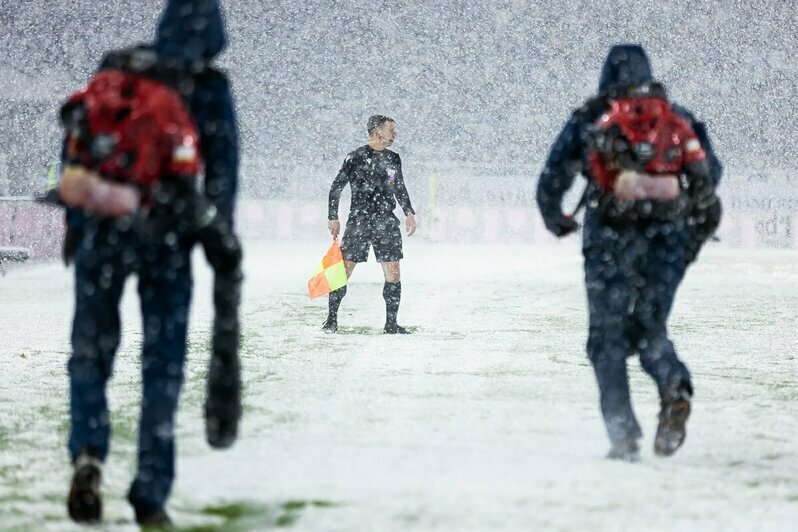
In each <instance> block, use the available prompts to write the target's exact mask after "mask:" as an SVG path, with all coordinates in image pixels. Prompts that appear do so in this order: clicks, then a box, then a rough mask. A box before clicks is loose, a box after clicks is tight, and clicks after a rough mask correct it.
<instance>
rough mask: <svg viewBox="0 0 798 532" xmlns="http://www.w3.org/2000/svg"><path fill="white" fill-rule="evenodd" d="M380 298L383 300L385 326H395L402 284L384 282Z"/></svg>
mask: <svg viewBox="0 0 798 532" xmlns="http://www.w3.org/2000/svg"><path fill="white" fill-rule="evenodd" d="M382 298H383V299H385V324H386V325H396V315H397V314H398V313H399V301H400V300H401V299H402V283H401V282H399V283H389V282H387V281H386V282H385V286H384V287H383V288H382Z"/></svg>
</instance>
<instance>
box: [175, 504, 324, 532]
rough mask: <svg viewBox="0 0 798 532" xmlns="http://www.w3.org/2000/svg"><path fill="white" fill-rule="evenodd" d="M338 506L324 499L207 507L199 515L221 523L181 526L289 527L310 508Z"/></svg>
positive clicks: (221, 531) (204, 531) (201, 530)
mask: <svg viewBox="0 0 798 532" xmlns="http://www.w3.org/2000/svg"><path fill="white" fill-rule="evenodd" d="M333 506H335V504H334V503H332V502H329V501H322V500H310V501H302V500H292V501H286V502H284V503H282V504H280V505H277V506H271V505H260V504H254V503H244V502H236V503H229V504H222V505H219V506H206V507H205V508H202V509H201V510H200V511H199V513H200V515H204V516H207V517H212V518H214V519H215V520H216V521H217V523H214V524H207V525H197V526H189V527H180V528H179V530H181V531H184V532H233V531H245V530H265V529H269V528H287V527H290V526H292V525H294V524H295V523H296V522H297V520H298V519H299V518H300V517H301V515H302V512H303V511H304V510H306V509H308V508H331V507H333Z"/></svg>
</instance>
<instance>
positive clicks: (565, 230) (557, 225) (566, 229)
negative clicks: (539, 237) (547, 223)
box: [549, 215, 579, 238]
mask: <svg viewBox="0 0 798 532" xmlns="http://www.w3.org/2000/svg"><path fill="white" fill-rule="evenodd" d="M577 229H579V224H578V223H577V221H576V220H574V217H573V216H570V215H563V216H561V217H560V219H559V220H557V221H556V222H554V223H553V224H552V226H551V227H550V228H549V230H550V231H551V232H552V233H554V235H555V236H556V237H558V238H562V237H564V236H568V235H570V234H571V233H573V232H574V231H576V230H577Z"/></svg>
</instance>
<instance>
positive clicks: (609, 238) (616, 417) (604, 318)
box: [584, 227, 692, 442]
mask: <svg viewBox="0 0 798 532" xmlns="http://www.w3.org/2000/svg"><path fill="white" fill-rule="evenodd" d="M593 229H594V230H593V231H590V232H589V233H588V234H586V238H585V249H584V256H585V284H586V288H587V298H588V305H589V314H590V330H589V335H588V340H587V352H588V357H589V358H590V361H591V362H592V364H593V369H594V371H595V374H596V379H597V381H598V386H599V392H600V395H601V412H602V414H603V416H604V422H605V424H606V427H607V432H608V434H609V437H610V440H611V441H613V442H618V441H622V440H624V439H629V438H639V437H640V436H641V431H640V426H639V425H638V423H637V419H635V415H634V412H633V411H632V403H631V400H630V397H629V379H628V374H627V367H626V359H627V358H628V357H629V356H631V355H633V354H635V353H637V354H639V356H640V363H641V365H642V367H643V369H644V370H645V372H646V373H648V374H649V375H650V376H651V378H652V379H653V380H654V382H655V383H656V384H657V387H658V388H659V391H660V393H661V394H662V393H664V391H665V390H667V389H668V387H669V386H683V387H685V388H686V389H688V390H689V391H690V392H692V386H691V384H690V373H689V372H688V370H687V368H686V367H685V365H684V364H683V363H682V362H681V361H680V360H679V358H678V357H677V356H676V351H675V349H674V347H673V343H672V342H671V341H670V340H669V339H668V331H667V320H668V315H669V314H670V310H671V306H672V304H673V299H674V296H675V295H676V290H677V288H678V286H679V283H680V282H681V280H682V278H683V277H684V272H685V265H684V249H685V238H686V237H685V234H684V232H683V231H679V230H675V229H674V227H654V228H652V227H649V228H647V229H640V228H625V229H623V230H615V229H612V228H609V227H602V228H600V230H596V229H597V228H595V227H594V228H593Z"/></svg>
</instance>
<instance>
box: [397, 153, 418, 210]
mask: <svg viewBox="0 0 798 532" xmlns="http://www.w3.org/2000/svg"><path fill="white" fill-rule="evenodd" d="M396 162H397V169H396V201H398V202H399V206H400V207H401V208H402V212H404V213H405V216H409V215H411V214H416V211H414V210H413V205H411V204H410V196H409V195H408V193H407V187H406V186H405V178H404V176H403V175H402V159H401V158H400V157H399V155H397V156H396Z"/></svg>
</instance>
